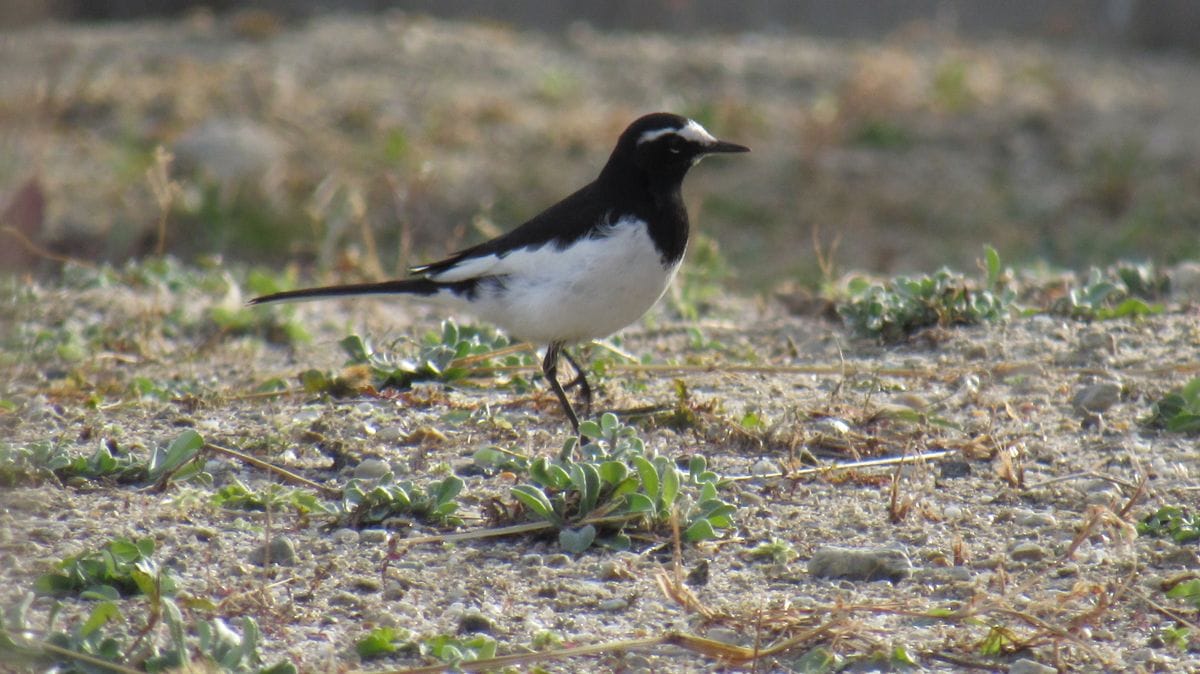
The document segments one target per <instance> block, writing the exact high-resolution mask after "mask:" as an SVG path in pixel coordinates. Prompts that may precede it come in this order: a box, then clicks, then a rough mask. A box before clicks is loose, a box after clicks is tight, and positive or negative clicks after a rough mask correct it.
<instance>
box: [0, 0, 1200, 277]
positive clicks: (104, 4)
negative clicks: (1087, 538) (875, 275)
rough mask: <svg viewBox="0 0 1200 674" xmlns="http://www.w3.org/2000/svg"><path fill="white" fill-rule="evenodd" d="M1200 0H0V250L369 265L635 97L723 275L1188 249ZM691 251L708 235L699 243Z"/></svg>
mask: <svg viewBox="0 0 1200 674" xmlns="http://www.w3.org/2000/svg"><path fill="white" fill-rule="evenodd" d="M1198 61H1200V3H1197V2H1194V1H1192V0H1159V1H1153V0H1061V1H1059V2H1046V1H1045V0H1040V1H1034V0H1014V1H1011V2H1003V3H998V2H991V1H988V0H976V1H963V2H946V1H934V0H911V1H909V2H882V1H880V2H854V3H846V2H838V1H834V0H823V1H822V0H750V1H747V2H739V3H731V2H725V1H724V0H643V1H638V2H635V1H633V0H623V1H618V2H605V3H595V2H578V1H571V2H551V1H549V0H545V1H538V0H510V1H508V2H494V3H491V2H468V1H466V0H442V1H436V0H412V1H407V2H403V1H394V2H384V1H382V0H351V1H348V2H345V1H343V2H330V1H328V0H325V1H320V0H300V1H293V2H284V1H282V0H276V1H266V0H264V1H260V2H237V1H235V0H222V1H214V2H207V3H196V2H186V1H184V0H160V1H159V2H146V1H142V2H135V1H134V0H88V1H84V0H50V1H45V0H37V1H34V0H0V227H2V228H3V229H2V231H0V269H8V270H18V271H21V270H34V271H36V270H47V269H52V268H53V267H54V265H55V264H56V262H55V260H56V259H58V258H62V257H73V258H80V259H85V260H92V261H95V260H106V261H120V260H123V259H126V258H129V257H137V256H143V255H147V254H153V253H156V252H167V253H171V254H173V255H175V256H177V257H179V258H181V259H183V260H185V261H191V260H195V259H197V258H198V257H199V256H212V255H219V256H222V257H223V259H225V260H227V261H236V262H238V263H247V264H258V265H264V266H280V265H283V264H285V263H289V262H294V263H297V264H299V265H302V266H303V267H304V268H305V269H306V270H308V271H311V272H313V273H320V274H333V275H337V276H340V277H343V278H346V277H350V278H353V277H376V276H381V275H391V274H395V273H398V270H401V269H402V268H403V267H404V265H406V264H409V263H414V262H417V261H420V260H423V259H428V258H431V257H437V256H441V255H443V254H446V253H448V252H450V251H451V250H453V249H455V248H459V247H462V246H465V245H468V244H470V243H473V242H476V241H478V240H480V239H482V238H485V237H487V236H491V235H494V234H496V233H499V232H501V231H504V230H507V229H509V228H511V227H513V226H515V225H517V224H520V223H521V222H523V221H524V220H525V219H526V218H528V217H530V216H532V215H534V214H536V213H537V212H538V211H539V210H541V209H542V208H544V207H545V206H547V205H549V204H550V203H552V202H554V201H555V200H557V199H559V198H561V197H563V196H565V195H566V194H568V193H569V192H570V191H572V190H574V189H575V188H577V187H578V186H580V185H582V184H583V183H584V182H586V181H588V180H590V179H591V178H592V177H593V176H594V175H595V174H596V172H597V171H598V170H599V168H600V166H601V165H602V163H603V162H604V160H605V158H606V157H607V155H608V152H609V151H610V150H611V147H612V144H613V142H614V141H615V139H616V136H617V134H618V133H619V132H620V130H621V129H622V128H623V127H624V126H625V125H626V124H627V123H628V122H629V121H631V120H632V119H633V118H634V117H636V116H638V115H639V114H642V113H645V112H649V111H654V110H670V111H675V112H679V113H682V114H686V115H689V116H691V117H693V118H695V119H697V120H699V121H700V122H701V123H703V124H704V125H705V126H707V127H708V128H709V130H711V131H713V132H714V133H715V134H717V135H718V136H721V137H723V138H728V139H730V140H734V141H737V142H740V143H745V144H747V145H750V146H752V147H753V149H754V153H753V154H751V155H747V156H743V157H734V158H721V159H714V160H710V161H709V162H706V163H705V164H704V165H703V166H702V167H701V168H700V169H699V170H697V171H694V172H693V174H692V176H691V177H689V180H688V182H687V184H686V185H685V196H686V198H687V200H688V202H689V206H690V208H691V212H692V218H693V222H694V224H695V226H696V228H697V229H698V230H700V231H701V232H703V233H704V234H705V235H706V236H707V237H708V239H709V240H708V241H701V242H699V243H698V246H697V247H696V249H697V250H701V251H705V252H706V254H711V253H712V251H713V249H714V247H719V249H720V251H721V253H722V254H723V255H724V258H725V259H726V260H727V261H728V265H727V266H728V268H729V269H731V270H732V271H733V278H732V280H731V283H732V284H733V285H734V286H735V287H739V288H741V289H743V290H761V289H767V288H772V287H775V286H777V285H779V284H781V283H785V282H791V283H796V282H798V283H801V284H804V285H815V284H817V283H819V282H820V281H821V280H822V279H823V278H829V277H830V276H831V275H833V274H837V273H841V272H844V271H847V270H869V271H877V272H881V273H898V272H910V271H931V270H933V269H936V268H937V267H940V266H942V265H949V266H952V267H957V268H959V269H971V268H973V267H974V264H975V260H976V259H977V258H978V257H979V256H980V254H981V251H982V249H983V245H984V244H991V245H993V246H995V247H996V248H997V249H998V250H999V251H1000V253H1001V255H1002V257H1003V258H1004V259H1005V260H1006V261H1009V262H1014V263H1019V264H1032V265H1045V266H1047V267H1051V268H1057V267H1061V268H1070V269H1080V268H1086V267H1087V266H1090V265H1100V264H1106V263H1108V262H1112V261H1115V260H1146V259H1149V260H1154V261H1158V262H1161V263H1171V262H1175V261H1178V260H1180V259H1184V258H1195V257H1197V256H1200V68H1198V67H1197V66H1198V65H1200V63H1198ZM693 252H695V251H693Z"/></svg>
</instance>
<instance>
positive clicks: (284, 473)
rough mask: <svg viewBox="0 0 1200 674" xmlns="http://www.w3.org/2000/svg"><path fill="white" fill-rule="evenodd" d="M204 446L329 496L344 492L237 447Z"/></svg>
mask: <svg viewBox="0 0 1200 674" xmlns="http://www.w3.org/2000/svg"><path fill="white" fill-rule="evenodd" d="M204 448H205V449H208V450H210V451H213V452H217V453H218V454H224V455H225V456H228V457H231V458H234V459H237V460H238V461H241V462H243V463H247V464H249V465H251V466H254V467H255V468H261V469H263V470H266V471H270V472H272V473H275V474H276V475H278V476H280V477H282V478H283V479H284V480H287V481H288V482H292V483H295V484H299V485H302V486H305V487H308V488H310V489H316V490H317V491H319V492H321V493H323V494H326V495H329V496H341V494H342V490H340V489H335V488H333V487H327V486H325V485H323V484H318V483H316V482H313V481H312V480H310V479H308V478H306V477H302V476H300V475H297V474H295V473H293V472H291V471H290V470H287V469H286V468H280V467H279V466H276V465H274V464H271V463H267V462H266V461H263V460H262V459H256V458H254V457H253V456H250V455H249V454H243V453H241V452H239V451H237V450H236V449H229V448H228V447H221V446H220V445H214V444H213V443H211V442H206V443H204Z"/></svg>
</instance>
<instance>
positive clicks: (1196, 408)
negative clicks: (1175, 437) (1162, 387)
mask: <svg viewBox="0 0 1200 674" xmlns="http://www.w3.org/2000/svg"><path fill="white" fill-rule="evenodd" d="M1142 423H1144V424H1146V425H1147V426H1151V427H1154V428H1165V429H1166V430H1168V431H1171V432H1172V433H1200V377H1197V378H1195V379H1192V380H1191V381H1189V382H1188V383H1186V384H1184V385H1183V386H1181V387H1180V388H1178V389H1175V390H1174V391H1171V392H1170V393H1168V394H1166V395H1164V396H1163V397H1161V398H1159V399H1158V400H1156V401H1155V402H1154V403H1153V404H1152V405H1151V406H1150V416H1149V417H1147V418H1146V419H1143V420H1142Z"/></svg>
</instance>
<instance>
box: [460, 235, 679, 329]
mask: <svg viewBox="0 0 1200 674" xmlns="http://www.w3.org/2000/svg"><path fill="white" fill-rule="evenodd" d="M678 267H679V265H678V264H677V263H676V264H670V265H664V264H663V261H662V258H661V256H660V255H659V253H658V250H657V249H656V248H655V247H654V242H653V241H652V240H651V238H650V234H649V232H648V231H647V230H646V224H645V223H644V222H642V221H640V220H635V219H632V218H626V219H622V220H619V221H617V222H615V223H613V224H612V225H611V226H610V227H608V228H607V230H606V232H605V235H604V236H601V237H596V238H587V239H580V240H578V241H576V242H575V243H574V244H572V245H571V246H569V247H567V248H565V249H563V250H559V249H558V248H557V247H555V246H554V245H553V244H547V245H545V246H543V247H541V248H538V249H535V250H529V249H526V250H520V251H516V252H513V253H510V254H508V255H506V256H504V258H502V259H501V260H499V261H498V262H497V263H496V264H495V265H494V268H493V269H492V270H491V272H492V273H493V274H497V275H498V276H500V277H501V278H502V280H503V285H502V286H493V285H491V284H487V283H485V284H483V285H481V286H480V289H479V293H478V294H477V295H476V296H475V297H474V298H473V300H472V301H471V302H469V303H467V307H468V308H469V309H470V311H471V312H472V313H474V314H475V315H477V316H478V317H479V318H482V319H484V320H486V321H489V322H491V323H494V324H496V325H498V326H500V327H501V328H503V329H504V330H505V331H506V332H508V333H509V334H510V335H511V336H513V337H515V338H517V339H522V340H527V341H530V342H535V343H539V344H547V343H550V342H567V343H571V342H579V341H585V340H589V339H595V338H598V337H605V336H608V335H610V334H612V333H614V332H616V331H618V330H620V329H621V328H624V327H625V326H627V325H629V324H630V323H633V322H634V321H636V320H638V319H639V318H641V316H642V314H644V313H646V311H647V310H648V309H649V308H650V307H652V306H654V303H655V302H657V301H658V299H659V298H660V297H662V295H663V292H664V291H666V289H667V285H668V284H669V283H670V282H671V279H672V278H673V277H674V276H675V271H676V269H678Z"/></svg>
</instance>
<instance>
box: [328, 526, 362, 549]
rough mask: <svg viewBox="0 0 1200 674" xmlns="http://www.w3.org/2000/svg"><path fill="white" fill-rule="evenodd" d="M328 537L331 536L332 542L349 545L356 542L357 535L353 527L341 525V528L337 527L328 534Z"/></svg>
mask: <svg viewBox="0 0 1200 674" xmlns="http://www.w3.org/2000/svg"><path fill="white" fill-rule="evenodd" d="M330 538H332V539H333V542H334V543H337V544H338V545H346V546H349V545H357V544H358V539H359V535H358V532H357V531H355V530H354V529H350V528H347V527H342V528H341V529H338V530H337V531H334V532H333V533H332V534H330Z"/></svg>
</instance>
